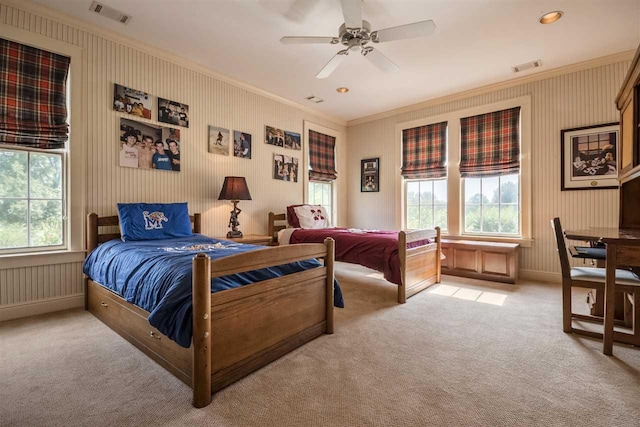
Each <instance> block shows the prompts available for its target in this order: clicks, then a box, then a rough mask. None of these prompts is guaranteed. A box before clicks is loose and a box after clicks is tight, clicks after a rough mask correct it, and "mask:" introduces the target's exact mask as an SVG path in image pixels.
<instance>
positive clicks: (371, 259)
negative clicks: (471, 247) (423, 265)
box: [289, 228, 430, 285]
mask: <svg viewBox="0 0 640 427" xmlns="http://www.w3.org/2000/svg"><path fill="white" fill-rule="evenodd" d="M327 237H331V238H333V240H335V241H336V260H337V261H344V262H349V263H352V264H360V265H363V266H365V267H369V268H373V269H374V270H378V271H379V272H381V273H383V274H384V278H385V279H387V280H388V281H390V282H391V283H395V284H396V285H400V284H401V282H402V276H401V274H400V258H399V256H398V232H397V231H378V230H375V231H364V232H353V231H348V229H346V228H323V229H319V230H307V229H299V230H296V231H294V232H293V233H292V234H291V238H290V239H289V243H292V244H293V243H322V242H324V239H325V238H327ZM429 243H430V241H429V240H428V239H427V240H421V241H418V242H412V243H410V244H409V245H408V247H409V248H412V247H416V246H422V245H425V244H429Z"/></svg>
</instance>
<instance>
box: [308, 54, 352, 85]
mask: <svg viewBox="0 0 640 427" xmlns="http://www.w3.org/2000/svg"><path fill="white" fill-rule="evenodd" d="M348 54H349V51H348V50H347V49H345V50H341V51H340V52H338V53H336V55H335V56H334V57H333V58H331V60H330V61H329V62H327V65H325V66H324V67H322V70H320V71H319V72H318V74H316V79H326V78H327V77H329V76H330V75H331V73H333V72H334V71H335V70H336V68H338V67H339V66H340V64H342V62H343V61H344V60H345V59H346V58H347V55H348Z"/></svg>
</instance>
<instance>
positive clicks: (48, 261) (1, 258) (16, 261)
mask: <svg viewBox="0 0 640 427" xmlns="http://www.w3.org/2000/svg"><path fill="white" fill-rule="evenodd" d="M85 257H86V252H85V251H84V250H69V251H51V252H31V253H21V254H6V255H0V270H7V269H10V268H25V267H35V266H40V265H54V264H68V263H72V262H80V261H84V259H85Z"/></svg>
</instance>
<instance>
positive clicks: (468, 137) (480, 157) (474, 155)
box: [460, 107, 520, 177]
mask: <svg viewBox="0 0 640 427" xmlns="http://www.w3.org/2000/svg"><path fill="white" fill-rule="evenodd" d="M460 140H461V152H460V176H462V177H482V176H498V175H507V174H511V173H518V171H519V170H520V107H515V108H510V109H508V110H502V111H495V112H493V113H487V114H481V115H479V116H473V117H465V118H464V119H460Z"/></svg>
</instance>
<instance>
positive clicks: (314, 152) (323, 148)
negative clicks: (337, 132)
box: [309, 130, 337, 181]
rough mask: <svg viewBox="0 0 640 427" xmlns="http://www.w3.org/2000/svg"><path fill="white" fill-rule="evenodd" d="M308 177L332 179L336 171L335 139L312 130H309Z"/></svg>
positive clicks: (334, 177) (316, 179)
mask: <svg viewBox="0 0 640 427" xmlns="http://www.w3.org/2000/svg"><path fill="white" fill-rule="evenodd" d="M309 167H310V169H309V179H312V180H314V181H333V180H334V179H336V178H337V172H336V139H335V138H334V137H333V136H329V135H325V134H322V133H320V132H316V131H313V130H310V131H309Z"/></svg>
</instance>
